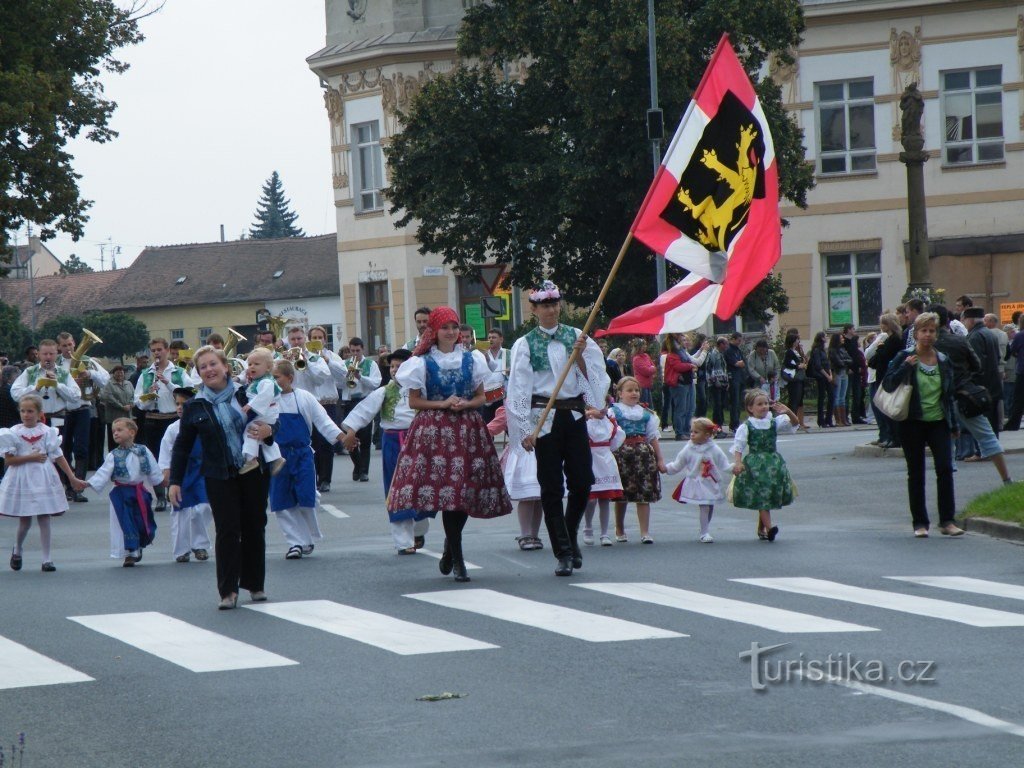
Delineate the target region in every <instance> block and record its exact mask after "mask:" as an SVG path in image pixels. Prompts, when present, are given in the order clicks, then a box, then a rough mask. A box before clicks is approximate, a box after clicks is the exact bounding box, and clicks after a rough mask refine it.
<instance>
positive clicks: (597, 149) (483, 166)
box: [387, 0, 812, 314]
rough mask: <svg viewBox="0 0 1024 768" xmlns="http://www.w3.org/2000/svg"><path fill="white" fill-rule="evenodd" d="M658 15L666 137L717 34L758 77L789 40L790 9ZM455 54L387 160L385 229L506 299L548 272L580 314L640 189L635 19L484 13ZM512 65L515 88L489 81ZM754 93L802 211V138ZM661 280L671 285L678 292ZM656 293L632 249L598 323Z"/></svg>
mask: <svg viewBox="0 0 1024 768" xmlns="http://www.w3.org/2000/svg"><path fill="white" fill-rule="evenodd" d="M656 6H657V8H656V11H657V35H658V83H659V101H660V103H661V107H662V108H663V109H664V110H665V114H666V116H667V118H666V123H668V125H667V131H668V132H669V134H671V132H672V131H673V130H674V128H675V124H676V122H677V119H678V117H679V116H680V115H682V113H683V111H684V109H685V108H686V105H687V103H688V102H689V99H690V97H691V95H692V92H693V89H694V88H695V87H696V85H697V83H698V82H699V81H700V78H701V76H702V74H703V72H704V68H705V66H706V65H707V61H708V59H709V58H710V56H711V53H712V52H713V50H714V48H715V46H716V44H717V43H718V40H719V38H720V37H721V34H722V32H723V31H726V30H727V31H728V32H729V33H730V37H731V40H732V43H733V46H734V47H735V48H736V50H737V52H738V53H739V54H740V57H741V60H742V61H743V62H744V64H745V66H746V67H747V70H748V71H750V72H756V71H757V70H758V69H759V68H760V67H761V66H762V65H763V64H764V63H765V61H766V59H767V57H768V55H769V53H770V52H775V51H778V52H785V51H786V50H787V49H788V48H789V47H790V46H795V45H796V44H797V42H798V41H799V36H800V32H801V30H802V29H803V18H802V13H801V10H800V3H799V0H658V2H657V3H656ZM459 53H460V54H461V55H462V56H463V57H465V58H467V59H471V60H475V61H478V62H479V64H478V65H472V66H464V67H461V68H459V69H456V70H455V71H454V72H452V73H451V74H450V75H448V76H444V77H439V78H436V79H434V80H432V81H430V82H429V83H427V84H426V85H425V86H424V88H423V89H422V91H421V93H420V95H419V96H418V97H417V98H416V99H415V100H414V102H413V104H412V106H411V108H410V111H409V113H408V114H407V115H404V116H403V118H404V120H405V129H404V131H403V132H402V133H401V134H399V135H398V136H396V137H395V139H394V140H393V142H392V143H391V145H390V146H389V147H388V149H387V157H388V161H389V168H390V178H391V187H390V188H389V189H388V190H387V194H388V196H389V199H390V201H391V203H392V206H393V207H392V209H391V211H392V213H395V214H399V213H400V214H401V218H400V219H399V220H398V226H405V225H407V224H409V223H411V222H414V221H415V222H416V223H417V226H418V230H417V237H418V239H419V241H420V243H421V251H422V252H424V253H427V252H434V253H440V254H442V255H443V256H444V258H445V261H446V263H448V264H450V265H452V267H453V268H454V269H456V271H459V272H462V273H472V272H473V271H474V270H475V269H476V267H477V266H478V265H480V264H486V263H493V262H499V263H502V264H505V265H507V266H508V268H509V269H510V271H511V273H512V274H511V276H512V280H513V282H514V283H515V284H517V285H522V286H526V285H531V284H534V283H535V282H536V281H537V280H538V279H539V278H541V277H542V276H544V275H546V274H551V275H552V277H553V279H554V280H555V281H556V282H557V283H559V284H561V285H562V287H563V290H566V291H567V293H568V296H569V298H570V299H571V300H572V301H573V303H575V304H576V305H578V306H583V305H586V304H587V303H588V302H592V301H594V299H595V298H596V297H597V294H598V293H599V292H600V288H601V285H602V284H603V282H604V279H605V277H606V276H607V274H608V271H609V269H610V267H611V263H612V262H613V261H614V258H615V256H616V254H617V253H618V251H619V248H620V247H621V245H622V242H623V240H624V238H625V235H626V233H627V231H628V230H629V226H630V224H631V222H632V220H633V218H634V217H635V215H636V212H637V210H638V208H639V206H640V203H641V202H642V200H643V198H644V195H645V193H646V191H647V188H648V186H649V185H650V183H651V178H652V170H651V148H650V143H649V141H648V140H647V136H646V111H647V108H648V106H649V100H650V88H649V82H648V64H647V61H648V60H647V15H646V13H645V12H644V10H643V8H642V6H641V5H640V4H638V3H636V2H635V1H634V0H590V1H589V2H586V3H580V2H574V1H573V0H543V1H539V0H494V2H492V3H489V4H486V5H480V6H477V7H475V8H473V9H471V10H470V11H468V12H467V13H466V16H465V19H464V22H463V26H462V29H461V32H460V38H459ZM523 60H528V61H529V62H530V65H529V70H528V76H527V77H526V79H525V80H524V81H523V82H519V81H518V80H512V79H509V78H506V77H505V76H504V75H503V72H505V71H508V65H509V64H516V63H518V62H520V61H523ZM757 89H758V92H759V95H760V97H761V99H762V104H763V106H764V109H765V112H766V114H767V117H768V120H769V122H770V124H771V126H772V135H773V138H774V141H775V151H776V154H777V156H778V159H779V173H780V179H781V185H782V194H783V195H784V196H785V197H787V198H789V199H790V200H792V201H793V202H795V203H796V204H798V205H805V204H806V193H807V190H808V189H809V188H810V186H811V184H812V173H811V169H810V168H809V167H808V166H807V164H806V163H805V161H804V148H803V146H802V139H803V135H802V132H801V130H800V129H799V128H798V127H797V125H796V124H795V123H794V122H793V121H792V120H791V119H790V118H789V117H788V116H787V115H786V113H785V111H784V110H783V108H782V104H781V99H780V92H779V89H778V87H777V86H775V84H774V83H773V82H771V81H770V80H766V81H764V82H762V83H760V84H759V85H758V86H757ZM669 269H670V274H669V278H670V281H673V280H678V279H680V277H681V276H682V273H681V272H679V271H678V270H675V268H674V267H673V266H672V265H671V264H669ZM673 273H674V274H673ZM654 292H655V279H654V258H653V256H652V254H651V253H650V252H649V251H648V250H647V249H646V248H645V247H644V246H643V245H642V244H640V243H634V245H633V246H632V247H631V249H630V252H629V253H628V254H627V256H626V261H625V266H624V267H623V269H621V270H620V272H619V276H618V277H617V278H616V282H615V284H614V286H613V289H612V291H611V292H610V293H609V296H608V299H607V301H606V304H607V306H606V311H607V312H608V313H609V314H617V313H618V312H620V311H622V310H624V309H627V308H629V307H633V306H636V305H637V304H640V303H643V302H645V301H649V300H650V299H651V298H653V296H654Z"/></svg>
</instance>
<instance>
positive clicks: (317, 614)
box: [245, 600, 500, 656]
mask: <svg viewBox="0 0 1024 768" xmlns="http://www.w3.org/2000/svg"><path fill="white" fill-rule="evenodd" d="M245 607H246V608H249V609H251V610H253V611H258V612H260V613H265V614H268V615H270V616H276V617H277V618H279V619H284V620H285V621H291V622H294V623H296V624H302V625H303V626H306V627H313V628H314V629H321V630H323V631H324V632H330V633H331V634H332V635H339V636H341V637H347V638H349V639H350V640H356V641H358V642H360V643H366V644H367V645H373V646H376V647H377V648H383V649H384V650H385V651H391V652H392V653H397V654H400V655H402V656H412V655H415V654H419V653H448V652H451V651H476V650H482V649H485V648H499V647H500V646H497V645H491V644H490V643H483V642H480V641H479V640H473V639H472V638H470V637H463V636H462V635H456V634H455V633H454V632H447V631H445V630H443V629H434V628H433V627H427V626H424V625H422V624H413V623H412V622H410V621H402V620H401V619H395V618H392V617H391V616H385V615H384V614H382V613H373V612H372V611H364V610H362V609H360V608H353V607H352V606H350V605H342V604H341V603H335V602H332V601H330V600H297V601H295V602H290V603H266V604H259V605H247V606H245Z"/></svg>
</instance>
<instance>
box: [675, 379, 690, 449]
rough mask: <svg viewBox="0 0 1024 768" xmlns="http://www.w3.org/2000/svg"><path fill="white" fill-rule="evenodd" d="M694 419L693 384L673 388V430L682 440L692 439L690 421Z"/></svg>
mask: <svg viewBox="0 0 1024 768" xmlns="http://www.w3.org/2000/svg"><path fill="white" fill-rule="evenodd" d="M692 419H693V384H680V385H678V386H675V387H672V428H673V429H674V430H675V433H676V437H677V438H679V439H681V440H686V439H689V437H690V421H691V420H692Z"/></svg>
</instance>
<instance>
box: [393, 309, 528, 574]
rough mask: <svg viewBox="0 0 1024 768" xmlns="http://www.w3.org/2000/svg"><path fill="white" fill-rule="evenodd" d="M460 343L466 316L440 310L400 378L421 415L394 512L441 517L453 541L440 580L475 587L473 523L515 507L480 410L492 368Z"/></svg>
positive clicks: (402, 461) (402, 462)
mask: <svg viewBox="0 0 1024 768" xmlns="http://www.w3.org/2000/svg"><path fill="white" fill-rule="evenodd" d="M458 340H459V316H458V315H457V314H456V313H455V310H453V309H451V308H450V307H437V308H436V309H434V310H433V311H432V312H431V313H430V319H429V323H428V326H427V330H426V331H425V332H424V334H423V336H422V337H421V338H420V342H419V344H417V345H416V349H415V355H414V357H412V358H411V359H410V360H407V361H406V362H404V363H402V366H401V367H400V368H399V369H398V372H397V374H396V375H395V379H396V380H397V381H398V384H399V385H400V386H402V387H406V388H407V389H408V390H409V406H410V407H411V408H413V409H415V410H417V411H419V413H417V414H416V417H415V418H414V419H413V421H412V425H411V426H410V427H409V432H408V435H407V436H406V440H405V446H404V447H403V448H402V452H401V454H400V455H399V457H398V467H397V469H396V470H395V476H394V478H393V480H392V482H391V492H390V494H389V497H388V511H389V512H396V511H398V510H403V509H418V510H429V511H435V510H438V511H440V512H441V520H442V522H443V524H444V532H445V537H446V538H445V544H444V552H443V554H442V556H441V561H440V564H439V567H440V570H441V573H443V574H445V575H447V574H449V573H452V572H453V571H454V574H455V580H456V581H469V576H468V575H467V574H466V564H465V561H464V559H463V556H462V529H463V528H464V527H465V525H466V520H467V517H498V516H500V515H507V514H509V513H511V512H512V502H511V501H509V497H508V492H507V491H506V490H505V480H504V478H503V477H502V473H501V465H500V464H499V463H498V454H497V453H496V452H495V450H494V441H493V440H492V439H491V436H490V435H488V434H487V429H486V428H485V427H484V422H483V418H481V416H480V413H479V410H478V409H479V408H480V406H481V405H483V403H484V387H483V382H484V379H485V378H486V377H487V375H488V374H489V373H490V368H489V367H488V366H487V361H486V360H485V359H484V356H483V355H482V354H480V352H479V351H476V350H473V351H469V350H465V349H462V348H460V347H459V346H458Z"/></svg>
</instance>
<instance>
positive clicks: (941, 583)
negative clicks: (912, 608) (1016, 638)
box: [885, 576, 1024, 600]
mask: <svg viewBox="0 0 1024 768" xmlns="http://www.w3.org/2000/svg"><path fill="white" fill-rule="evenodd" d="M885 578H887V579H894V580H895V581H909V582H910V583H911V584H923V585H924V586H926V587H939V588H940V589H952V590H955V591H957V592H973V593H975V594H977V595H992V596H993V597H1007V598H1009V599H1011V600H1024V587H1022V586H1020V585H1019V584H1004V583H1002V582H1000V581H986V580H985V579H972V578H969V577H967V576H886V577H885Z"/></svg>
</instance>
